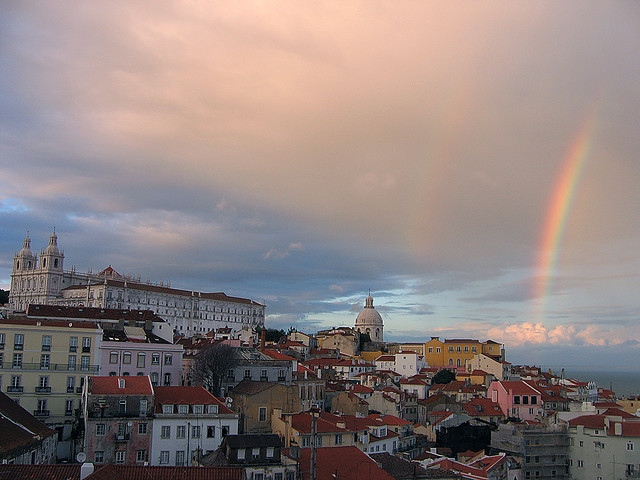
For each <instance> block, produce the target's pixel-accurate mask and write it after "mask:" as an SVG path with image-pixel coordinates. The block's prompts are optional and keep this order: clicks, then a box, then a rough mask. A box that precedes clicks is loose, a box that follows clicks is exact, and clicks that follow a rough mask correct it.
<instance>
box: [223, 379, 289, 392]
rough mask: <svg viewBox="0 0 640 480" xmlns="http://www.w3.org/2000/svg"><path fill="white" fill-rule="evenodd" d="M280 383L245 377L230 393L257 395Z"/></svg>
mask: <svg viewBox="0 0 640 480" xmlns="http://www.w3.org/2000/svg"><path fill="white" fill-rule="evenodd" d="M276 385H278V383H276V382H257V381H255V380H248V379H246V378H245V379H243V380H242V381H240V383H238V385H236V386H235V387H233V390H231V392H229V394H230V395H232V396H233V395H235V394H239V395H255V394H257V393H260V392H263V391H265V390H268V389H270V388H272V387H274V386H276Z"/></svg>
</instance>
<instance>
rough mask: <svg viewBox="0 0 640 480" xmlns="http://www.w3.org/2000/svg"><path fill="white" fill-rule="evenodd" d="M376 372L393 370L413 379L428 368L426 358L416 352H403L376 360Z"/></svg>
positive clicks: (382, 356) (386, 355)
mask: <svg viewBox="0 0 640 480" xmlns="http://www.w3.org/2000/svg"><path fill="white" fill-rule="evenodd" d="M375 363H376V370H391V371H393V372H395V373H397V374H398V375H402V376H403V377H405V378H407V377H412V376H413V375H415V374H417V373H420V370H422V369H423V368H425V367H426V366H427V362H425V360H424V357H423V356H422V355H418V354H417V353H416V352H410V351H402V352H400V353H396V354H394V355H390V354H385V355H380V356H379V357H378V358H376V360H375Z"/></svg>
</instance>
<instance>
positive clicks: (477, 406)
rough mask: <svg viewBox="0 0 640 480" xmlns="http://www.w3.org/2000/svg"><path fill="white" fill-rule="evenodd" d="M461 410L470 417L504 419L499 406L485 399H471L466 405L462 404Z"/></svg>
mask: <svg viewBox="0 0 640 480" xmlns="http://www.w3.org/2000/svg"><path fill="white" fill-rule="evenodd" d="M462 408H464V410H465V412H467V414H468V415H470V416H472V417H484V416H491V417H495V416H498V417H504V414H503V413H502V410H501V409H500V405H499V404H498V403H496V402H493V401H492V400H491V399H490V398H486V397H475V398H472V399H471V400H470V401H468V402H467V403H463V404H462Z"/></svg>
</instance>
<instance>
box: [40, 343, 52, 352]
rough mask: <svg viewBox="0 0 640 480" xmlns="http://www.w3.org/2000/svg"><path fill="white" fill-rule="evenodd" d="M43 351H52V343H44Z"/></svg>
mask: <svg viewBox="0 0 640 480" xmlns="http://www.w3.org/2000/svg"><path fill="white" fill-rule="evenodd" d="M42 351H43V352H50V351H51V345H42Z"/></svg>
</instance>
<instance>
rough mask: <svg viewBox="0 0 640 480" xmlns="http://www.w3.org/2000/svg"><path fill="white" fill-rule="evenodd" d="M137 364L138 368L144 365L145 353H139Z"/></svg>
mask: <svg viewBox="0 0 640 480" xmlns="http://www.w3.org/2000/svg"><path fill="white" fill-rule="evenodd" d="M136 366H137V367H138V368H142V367H144V353H138V363H137V365H136Z"/></svg>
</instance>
